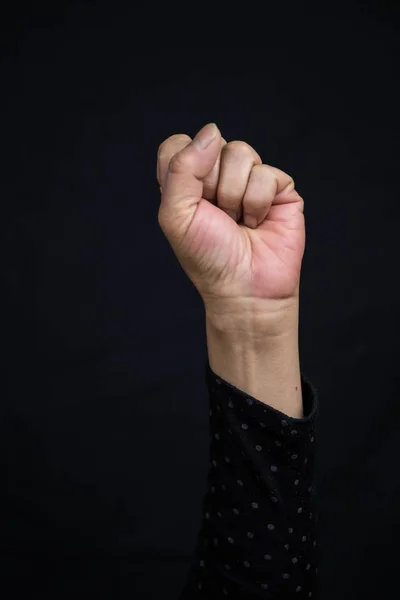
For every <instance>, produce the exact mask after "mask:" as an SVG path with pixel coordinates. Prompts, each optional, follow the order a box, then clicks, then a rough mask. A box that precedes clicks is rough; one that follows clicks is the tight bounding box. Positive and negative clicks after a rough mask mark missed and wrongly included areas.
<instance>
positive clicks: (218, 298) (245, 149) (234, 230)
mask: <svg viewBox="0 0 400 600" xmlns="http://www.w3.org/2000/svg"><path fill="white" fill-rule="evenodd" d="M157 179H158V182H159V184H160V190H161V203H160V209H159V215H158V220H159V224H160V227H161V229H162V230H163V232H164V234H165V236H166V237H167V239H168V241H169V243H170V244H171V247H172V248H173V250H174V252H175V255H176V257H177V259H178V260H179V262H180V264H181V266H182V268H183V269H184V271H185V272H186V274H187V275H188V277H189V278H190V280H191V281H192V283H193V284H194V286H195V287H196V289H197V290H198V292H199V293H200V295H201V297H202V299H203V302H204V307H205V313H206V327H207V347H208V354H209V360H210V366H211V368H212V369H213V371H214V372H215V373H216V374H217V375H219V376H220V377H222V378H223V379H225V380H226V381H228V382H229V383H232V384H233V385H235V386H236V387H237V388H239V389H241V390H242V391H244V392H245V393H247V394H249V395H251V396H253V397H255V398H257V399H258V400H260V401H261V402H264V403H266V404H269V405H270V406H273V407H274V408H276V409H278V410H280V411H282V412H284V413H285V414H287V415H289V416H293V417H297V418H301V417H302V416H303V408H302V396H301V379H300V365H299V351H298V312H299V285H300V272H301V264H302V259H303V255H304V249H305V222H304V214H303V209H304V201H303V199H302V198H301V197H300V196H299V194H298V193H297V191H296V190H295V186H294V182H293V179H292V178H291V177H290V176H289V175H288V174H286V173H284V172H283V171H281V170H280V169H277V168H276V167H272V166H270V165H267V164H263V163H262V161H261V158H260V156H259V155H258V153H257V152H256V151H255V150H254V149H253V148H252V147H251V146H249V145H248V144H246V143H245V142H242V141H232V142H228V143H227V142H226V141H225V140H224V139H223V138H222V136H221V133H220V131H219V129H218V128H217V127H216V125H215V124H213V123H210V124H208V125H206V126H205V127H203V128H202V129H201V130H200V131H199V133H198V134H197V135H196V136H195V138H194V139H193V140H192V139H191V138H190V137H189V136H187V135H185V134H177V135H173V136H171V137H169V138H168V139H167V140H165V141H164V142H163V143H162V144H161V145H160V147H159V151H158V158H157Z"/></svg>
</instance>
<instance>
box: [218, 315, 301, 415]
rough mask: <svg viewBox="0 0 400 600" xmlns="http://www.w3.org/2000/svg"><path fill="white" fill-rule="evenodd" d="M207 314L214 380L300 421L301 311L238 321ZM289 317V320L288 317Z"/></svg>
mask: <svg viewBox="0 0 400 600" xmlns="http://www.w3.org/2000/svg"><path fill="white" fill-rule="evenodd" d="M230 314H231V318H230V319H229V318H225V317H223V315H222V314H220V315H219V317H220V318H219V319H216V315H215V313H214V312H213V313H211V316H210V315H209V313H207V312H206V333H207V348H208V358H209V363H210V367H211V369H212V370H213V371H214V373H215V374H216V375H218V376H219V377H221V378H222V379H224V380H225V381H227V382H228V383H230V384H231V385H234V386H235V387H236V388H238V389H239V390H241V391H242V392H244V393H245V394H248V395H249V396H252V397H253V398H256V399H257V400H259V401H260V402H263V403H264V404H267V405H269V406H272V407H273V408H275V409H277V410H280V411H281V412H283V413H285V414H286V415H288V416H291V417H295V418H301V417H302V416H303V403H302V395H301V377H300V360H299V345H298V309H297V310H296V309H295V307H292V308H291V310H290V311H288V312H286V311H285V313H280V312H277V313H276V314H275V318H272V316H271V314H269V315H262V318H260V315H255V314H252V315H251V316H250V314H247V315H246V317H244V315H242V317H241V318H240V319H237V320H235V319H233V317H232V313H230ZM284 315H285V316H284Z"/></svg>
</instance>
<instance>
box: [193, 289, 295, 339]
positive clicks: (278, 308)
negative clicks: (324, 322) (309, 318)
mask: <svg viewBox="0 0 400 600" xmlns="http://www.w3.org/2000/svg"><path fill="white" fill-rule="evenodd" d="M205 313H206V323H207V327H208V328H209V329H211V330H213V331H215V332H218V333H219V334H220V335H221V336H229V337H230V338H232V339H236V338H237V339H239V340H241V341H244V340H245V339H248V340H249V341H251V342H253V343H255V342H256V341H259V342H264V343H269V344H272V343H273V341H274V340H275V341H279V340H284V339H285V338H288V337H291V336H298V326H299V298H298V296H296V297H295V298H290V299H287V300H272V301H270V300H266V301H257V302H256V301H254V300H252V299H243V298H241V299H238V300H236V301H234V300H230V301H229V303H228V302H226V301H223V300H219V301H218V302H216V301H214V302H213V303H207V304H205Z"/></svg>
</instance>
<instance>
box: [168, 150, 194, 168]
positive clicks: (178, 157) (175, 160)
mask: <svg viewBox="0 0 400 600" xmlns="http://www.w3.org/2000/svg"><path fill="white" fill-rule="evenodd" d="M188 159H189V157H188V156H187V154H186V153H184V152H177V154H174V156H173V157H172V158H171V160H170V161H169V164H168V171H169V172H170V173H182V172H183V171H186V169H187V166H188Z"/></svg>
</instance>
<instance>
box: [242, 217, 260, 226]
mask: <svg viewBox="0 0 400 600" xmlns="http://www.w3.org/2000/svg"><path fill="white" fill-rule="evenodd" d="M244 224H245V225H246V227H250V228H251V229H255V228H256V227H257V219H256V218H255V217H251V216H250V215H246V216H245V217H244Z"/></svg>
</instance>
